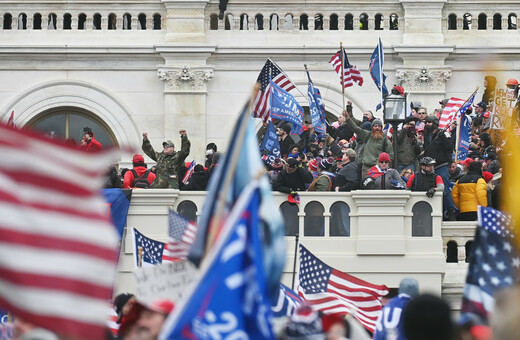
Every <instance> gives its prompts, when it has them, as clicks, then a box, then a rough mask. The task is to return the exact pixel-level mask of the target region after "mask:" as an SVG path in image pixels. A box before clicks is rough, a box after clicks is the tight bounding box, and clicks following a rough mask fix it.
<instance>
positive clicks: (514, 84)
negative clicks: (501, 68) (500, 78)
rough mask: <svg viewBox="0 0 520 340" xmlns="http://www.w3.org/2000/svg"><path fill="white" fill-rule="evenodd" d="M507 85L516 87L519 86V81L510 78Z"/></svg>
mask: <svg viewBox="0 0 520 340" xmlns="http://www.w3.org/2000/svg"><path fill="white" fill-rule="evenodd" d="M506 85H512V86H516V85H518V80H516V79H515V78H509V80H508V81H507V83H506Z"/></svg>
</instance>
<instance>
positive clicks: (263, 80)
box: [253, 59, 295, 122]
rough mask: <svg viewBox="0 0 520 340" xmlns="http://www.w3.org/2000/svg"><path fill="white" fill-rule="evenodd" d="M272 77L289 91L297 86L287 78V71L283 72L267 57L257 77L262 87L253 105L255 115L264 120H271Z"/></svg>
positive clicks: (277, 83)
mask: <svg viewBox="0 0 520 340" xmlns="http://www.w3.org/2000/svg"><path fill="white" fill-rule="evenodd" d="M270 79H272V80H273V82H274V83H275V84H276V85H278V86H280V87H281V88H282V89H284V90H285V91H287V92H289V91H291V90H292V89H294V88H295V86H294V84H293V83H292V81H291V80H290V79H289V78H287V76H286V75H285V73H283V72H282V70H280V68H279V67H278V66H276V65H275V64H274V63H273V62H272V61H271V59H267V61H266V62H265V65H264V67H263V68H262V71H261V72H260V74H259V75H258V78H257V79H256V82H257V83H260V86H261V87H260V90H259V91H258V94H257V95H256V98H255V103H254V105H253V117H255V118H262V120H263V121H264V122H267V121H268V120H269V108H270V102H271V101H270V100H269V92H270V91H269V88H270V86H269V80H270Z"/></svg>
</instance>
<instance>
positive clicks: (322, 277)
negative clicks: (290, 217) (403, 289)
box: [298, 244, 389, 333]
mask: <svg viewBox="0 0 520 340" xmlns="http://www.w3.org/2000/svg"><path fill="white" fill-rule="evenodd" d="M298 277H299V287H298V294H299V295H300V296H301V297H303V298H304V299H305V300H307V302H309V303H310V304H311V305H313V307H314V308H315V309H317V310H320V311H322V312H323V313H325V314H337V315H345V314H351V315H352V316H353V317H354V318H356V320H358V321H359V322H360V323H361V324H362V325H363V326H364V327H365V328H366V329H368V330H369V331H370V332H372V333H373V332H374V330H375V326H376V321H377V317H378V316H379V312H380V311H381V308H382V305H381V298H382V297H383V296H385V295H386V294H388V292H389V290H388V288H387V287H386V286H385V285H376V284H373V283H370V282H367V281H363V280H361V279H358V278H357V277H354V276H352V275H349V274H346V273H343V272H341V271H339V270H337V269H334V268H332V267H329V266H328V265H326V264H325V263H324V262H322V261H321V260H320V259H318V258H317V257H316V256H314V255H313V254H312V253H311V252H310V251H308V250H307V248H305V247H304V246H302V245H301V244H300V269H299V273H298Z"/></svg>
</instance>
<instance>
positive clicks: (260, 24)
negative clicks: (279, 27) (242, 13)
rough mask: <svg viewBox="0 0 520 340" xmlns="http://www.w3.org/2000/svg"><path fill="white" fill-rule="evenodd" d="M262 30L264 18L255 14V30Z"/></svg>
mask: <svg viewBox="0 0 520 340" xmlns="http://www.w3.org/2000/svg"><path fill="white" fill-rule="evenodd" d="M263 29H264V16H263V15H262V14H257V15H256V16H255V30H259V31H261V30H263Z"/></svg>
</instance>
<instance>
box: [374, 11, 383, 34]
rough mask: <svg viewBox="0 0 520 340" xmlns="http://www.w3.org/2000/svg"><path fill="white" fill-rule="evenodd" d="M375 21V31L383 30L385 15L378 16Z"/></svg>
mask: <svg viewBox="0 0 520 340" xmlns="http://www.w3.org/2000/svg"><path fill="white" fill-rule="evenodd" d="M374 19H375V21H374V25H375V29H376V30H382V29H383V26H384V21H383V20H384V18H383V14H380V13H378V14H376V15H375V16H374Z"/></svg>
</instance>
